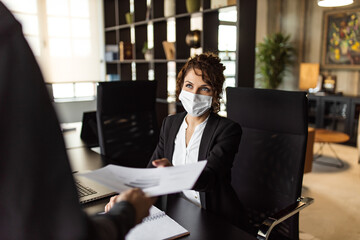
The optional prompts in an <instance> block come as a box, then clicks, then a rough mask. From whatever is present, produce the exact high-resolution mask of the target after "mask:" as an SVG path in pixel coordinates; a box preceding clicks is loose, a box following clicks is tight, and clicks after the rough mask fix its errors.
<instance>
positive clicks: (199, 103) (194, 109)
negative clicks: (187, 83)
mask: <svg viewBox="0 0 360 240" xmlns="http://www.w3.org/2000/svg"><path fill="white" fill-rule="evenodd" d="M179 99H180V101H181V103H182V105H183V106H184V108H185V110H186V111H187V113H188V114H190V115H191V116H194V117H199V116H201V115H203V114H204V113H205V112H206V111H207V110H209V109H210V108H211V104H212V96H205V95H201V94H194V93H191V92H188V91H185V90H182V91H181V93H180V96H179Z"/></svg>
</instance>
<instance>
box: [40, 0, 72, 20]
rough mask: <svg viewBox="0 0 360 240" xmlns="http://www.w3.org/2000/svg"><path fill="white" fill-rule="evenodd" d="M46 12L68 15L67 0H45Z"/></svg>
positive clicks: (54, 14)
mask: <svg viewBox="0 0 360 240" xmlns="http://www.w3.org/2000/svg"><path fill="white" fill-rule="evenodd" d="M46 12H47V14H48V15H53V16H68V15H69V5H68V1H67V0H65V1H64V0H62V1H59V0H47V1H46Z"/></svg>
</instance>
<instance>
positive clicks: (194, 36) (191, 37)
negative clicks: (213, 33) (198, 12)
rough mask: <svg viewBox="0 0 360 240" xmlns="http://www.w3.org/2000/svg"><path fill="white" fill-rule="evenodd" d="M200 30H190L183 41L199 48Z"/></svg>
mask: <svg viewBox="0 0 360 240" xmlns="http://www.w3.org/2000/svg"><path fill="white" fill-rule="evenodd" d="M200 40H201V32H200V31H199V30H194V31H190V32H189V33H188V34H187V35H186V39H185V42H186V44H187V45H188V46H189V47H191V48H199V47H200V45H201V42H200Z"/></svg>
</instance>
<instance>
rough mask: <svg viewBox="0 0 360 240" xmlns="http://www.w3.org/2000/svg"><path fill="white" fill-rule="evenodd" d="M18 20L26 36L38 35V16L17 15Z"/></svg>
mask: <svg viewBox="0 0 360 240" xmlns="http://www.w3.org/2000/svg"><path fill="white" fill-rule="evenodd" d="M14 15H15V17H16V19H17V20H18V21H19V22H20V23H21V25H22V28H23V33H24V34H29V35H38V34H39V22H38V17H37V16H36V15H29V14H22V13H15V14H14Z"/></svg>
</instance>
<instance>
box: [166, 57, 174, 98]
mask: <svg viewBox="0 0 360 240" xmlns="http://www.w3.org/2000/svg"><path fill="white" fill-rule="evenodd" d="M167 67H168V75H167V77H168V79H167V92H168V101H175V90H176V63H175V62H168V63H167Z"/></svg>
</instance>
